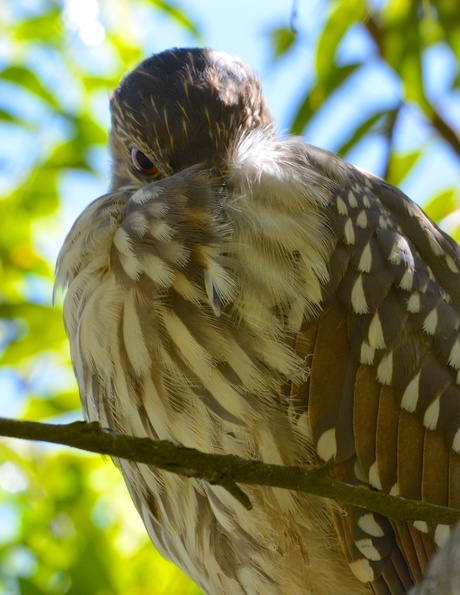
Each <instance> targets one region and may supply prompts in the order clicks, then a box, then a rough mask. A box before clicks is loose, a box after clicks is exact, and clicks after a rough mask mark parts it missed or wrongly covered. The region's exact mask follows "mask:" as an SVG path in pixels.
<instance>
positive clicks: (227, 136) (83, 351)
mask: <svg viewBox="0 0 460 595" xmlns="http://www.w3.org/2000/svg"><path fill="white" fill-rule="evenodd" d="M110 109H111V117H112V124H111V131H110V140H109V145H110V153H111V160H112V165H111V182H110V187H109V191H108V193H107V194H105V195H103V196H101V197H99V198H97V199H96V200H94V201H93V202H92V203H90V204H89V206H87V207H86V208H85V209H84V211H83V213H82V214H81V215H80V216H79V218H78V219H77V221H76V222H75V224H74V225H73V227H72V229H71V230H70V232H69V233H68V235H67V237H66V239H65V241H64V244H63V247H62V249H61V252H60V254H59V256H58V260H57V277H56V287H58V288H62V289H63V290H64V291H65V298H64V308H63V311H64V323H65V327H66V331H67V334H68V337H69V342H70V351H71V358H72V362H73V367H74V370H75V374H76V378H77V382H78V386H79V391H80V395H81V400H82V406H83V411H84V415H85V418H86V419H87V420H89V421H98V422H99V423H100V424H101V425H102V426H103V427H107V428H110V429H112V430H114V431H117V432H120V433H123V434H128V435H132V436H138V437H147V438H151V439H154V440H168V441H171V442H172V443H174V444H177V445H183V446H186V447H190V448H195V449H198V450H200V451H202V452H205V453H211V454H212V453H214V454H232V455H238V456H240V457H243V458H245V459H248V460H254V461H260V462H263V463H272V464H278V465H285V466H293V465H297V466H301V467H304V468H306V469H309V468H315V467H318V466H321V465H324V464H325V463H327V466H326V468H327V472H328V473H329V474H330V476H331V477H333V478H334V479H337V480H340V481H344V482H347V483H349V484H352V485H360V486H365V487H366V488H368V489H371V490H375V491H380V492H383V493H386V494H391V495H399V496H402V497H406V498H413V499H416V500H424V501H427V502H431V503H434V504H441V505H446V506H450V507H454V508H459V507H460V487H459V486H460V408H459V407H460V337H459V326H460V274H459V271H460V249H459V246H458V245H457V244H456V243H455V242H454V240H453V239H451V238H450V237H449V236H448V235H447V234H446V233H444V232H443V231H442V230H441V229H439V228H438V227H437V226H436V225H435V224H434V223H433V222H432V221H431V220H430V219H429V218H428V216H427V215H426V214H425V213H424V212H423V211H422V210H421V208H420V207H419V206H417V205H416V204H415V203H414V202H412V201H411V200H410V199H409V198H408V197H407V196H406V195H405V194H404V193H403V192H402V191H400V190H399V189H397V188H395V187H393V186H392V185H390V184H389V183H387V182H386V181H384V180H383V179H381V178H379V177H377V176H375V175H373V174H371V173H368V172H366V171H364V170H361V169H359V168H357V167H354V166H353V165H351V164H349V163H347V162H346V161H344V160H343V159H341V158H340V157H339V156H337V155H334V154H333V153H331V152H328V151H326V150H324V149H321V148H318V147H315V146H312V145H309V144H307V143H306V142H305V140H304V139H302V138H299V137H294V136H289V135H283V134H281V133H279V132H278V130H277V128H276V126H275V124H274V122H273V120H272V117H271V115H270V112H269V108H268V107H267V104H266V101H265V99H264V95H263V91H262V87H261V83H260V81H259V79H258V77H257V76H256V75H255V74H254V73H253V71H252V70H251V69H250V68H249V67H248V66H247V65H246V64H245V63H244V62H243V61H242V60H240V59H239V58H237V57H234V56H230V55H228V54H226V53H223V52H219V51H216V50H212V49H209V48H174V49H171V50H166V51H163V52H161V53H158V54H155V55H153V56H151V57H149V58H147V59H146V60H144V61H143V62H142V63H141V64H140V65H139V66H137V67H136V68H135V69H134V70H133V71H132V72H130V73H129V74H127V75H126V76H125V77H124V78H123V79H122V81H121V83H120V85H119V86H118V88H117V89H116V90H115V91H114V92H113V94H112V96H111V99H110ZM116 462H117V464H118V465H119V467H120V469H121V471H122V474H123V476H124V479H125V482H126V485H127V487H128V490H129V492H130V495H131V497H132V499H133V501H134V504H135V506H136V508H137V510H138V512H139V513H140V515H141V517H142V519H143V522H144V524H145V527H146V530H147V532H148V534H149V536H150V538H151V540H152V542H153V544H154V545H155V546H156V548H157V549H158V550H159V552H160V553H161V554H162V555H163V556H165V557H166V558H168V559H170V560H172V561H173V562H175V563H176V564H177V565H178V566H179V567H180V568H181V569H182V570H183V571H184V572H185V573H186V574H188V575H189V576H190V577H191V578H192V579H193V580H194V581H195V582H196V583H197V585H199V586H200V587H201V588H202V589H203V590H204V591H205V592H206V593H210V594H232V595H233V594H235V595H239V594H264V595H277V594H287V593H289V594H297V593H299V594H300V593H302V594H305V593H311V594H314V595H316V594H318V595H322V594H331V593H341V594H353V595H360V594H365V593H377V594H393V595H397V594H402V593H406V592H407V591H408V590H409V589H410V588H411V587H412V586H413V585H414V584H416V583H417V582H418V581H419V580H420V579H421V578H422V576H423V574H424V573H425V571H426V569H427V566H428V563H429V560H430V558H431V557H432V555H433V554H434V552H435V551H436V550H437V549H438V548H439V547H441V546H442V545H443V544H444V543H445V542H446V541H447V539H448V537H449V534H450V530H451V528H450V527H449V526H446V525H441V524H437V525H436V524H428V523H426V522H424V521H414V522H407V523H401V522H395V521H393V520H391V519H389V518H387V517H385V516H383V515H381V514H377V513H372V512H370V511H367V510H363V509H360V508H357V507H352V506H346V505H341V504H338V503H333V502H332V501H331V500H326V499H324V498H319V497H317V496H313V495H309V494H305V493H300V492H295V491H289V490H282V489H280V488H273V487H267V486H244V491H245V493H246V494H247V495H248V497H249V499H250V501H251V503H252V509H251V510H247V509H246V508H244V507H243V506H242V505H241V503H240V502H238V501H237V500H236V499H235V498H234V497H233V496H232V495H231V494H230V493H229V492H228V491H227V490H226V489H224V487H222V486H218V485H211V484H209V483H207V482H206V481H204V480H200V479H197V478H187V477H183V476H179V475H174V474H171V473H168V472H166V471H163V470H159V469H156V468H154V467H152V466H150V465H146V464H140V463H136V462H132V461H128V460H117V461H116Z"/></svg>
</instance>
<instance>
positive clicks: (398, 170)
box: [387, 151, 422, 186]
mask: <svg viewBox="0 0 460 595" xmlns="http://www.w3.org/2000/svg"><path fill="white" fill-rule="evenodd" d="M421 155H422V152H421V151H412V152H411V153H407V154H406V155H395V154H392V155H391V157H390V163H389V167H388V176H387V179H388V181H389V182H390V184H393V186H400V185H401V183H402V181H403V180H404V178H405V177H406V176H407V174H408V173H409V172H410V170H411V169H412V168H413V167H414V165H415V164H416V163H417V161H418V160H419V159H420V157H421Z"/></svg>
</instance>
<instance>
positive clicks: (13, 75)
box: [0, 66, 59, 109]
mask: <svg viewBox="0 0 460 595" xmlns="http://www.w3.org/2000/svg"><path fill="white" fill-rule="evenodd" d="M0 79H1V80H4V81H9V82H11V83H14V84H16V85H19V86H21V87H23V88H24V89H25V90H27V91H28V92H29V93H33V94H34V95H36V96H37V97H40V99H42V100H43V101H45V102H46V103H49V104H50V105H51V106H53V107H55V108H57V109H59V103H58V102H57V100H56V98H55V96H54V95H53V94H52V93H50V92H49V91H48V89H47V88H46V87H45V85H44V84H43V83H42V81H41V80H40V79H39V78H38V77H37V76H36V75H35V74H34V73H33V72H32V71H31V70H29V69H28V68H25V67H23V66H10V67H9V68H5V70H3V71H1V72H0Z"/></svg>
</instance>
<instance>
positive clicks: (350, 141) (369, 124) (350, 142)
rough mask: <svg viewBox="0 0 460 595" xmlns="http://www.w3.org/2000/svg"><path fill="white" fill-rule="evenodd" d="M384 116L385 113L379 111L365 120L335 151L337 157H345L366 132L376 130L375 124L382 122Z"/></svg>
mask: <svg viewBox="0 0 460 595" xmlns="http://www.w3.org/2000/svg"><path fill="white" fill-rule="evenodd" d="M386 114H387V112H386V111H379V112H377V113H376V114H373V115H372V116H370V117H369V118H367V119H366V120H365V121H364V122H362V123H361V124H360V125H359V126H358V127H357V128H355V129H354V130H353V131H352V133H351V135H350V136H349V137H348V138H347V139H346V140H345V142H344V143H343V144H342V145H341V146H340V147H339V148H338V149H337V153H338V154H339V155H346V154H347V153H348V152H349V151H350V150H351V149H352V148H353V147H354V146H356V145H357V144H358V143H359V141H360V140H362V139H363V138H364V137H365V136H366V135H367V133H368V132H370V131H371V130H373V129H374V128H376V124H377V122H380V121H382V119H383V118H384V116H385V115H386Z"/></svg>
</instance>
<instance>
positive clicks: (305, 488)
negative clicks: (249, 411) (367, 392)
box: [0, 418, 460, 525]
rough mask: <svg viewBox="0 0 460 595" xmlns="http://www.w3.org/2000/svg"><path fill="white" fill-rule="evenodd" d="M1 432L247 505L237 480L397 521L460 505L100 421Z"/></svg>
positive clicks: (20, 424) (445, 517)
mask: <svg viewBox="0 0 460 595" xmlns="http://www.w3.org/2000/svg"><path fill="white" fill-rule="evenodd" d="M0 435H1V436H6V437H10V438H21V439H24V440H38V441H45V442H53V443H55V444H63V445H66V446H71V447H74V448H79V449H82V450H86V451H90V452H94V453H100V454H105V455H110V456H112V457H117V458H120V459H128V460H131V461H136V462H138V463H144V464H146V465H153V466H155V467H158V468H160V469H164V470H166V471H169V472H171V473H177V474H178V475H183V476H185V477H195V478H198V479H204V480H206V481H208V482H209V483H211V484H213V485H220V486H223V487H224V488H225V489H227V490H228V491H229V492H230V493H231V494H232V495H233V496H235V498H237V499H238V500H239V501H240V502H241V503H242V504H243V505H244V506H246V507H247V508H250V506H251V504H250V501H249V499H248V497H247V496H246V495H245V494H244V492H243V491H242V490H241V488H239V487H238V485H237V483H238V484H246V485H260V486H272V487H278V488H285V489H289V490H295V491H298V492H306V493H309V494H314V495H316V496H322V497H324V498H329V499H332V500H336V501H338V502H341V503H343V504H349V505H353V506H359V507H361V508H365V509H367V510H372V511H373V512H377V513H380V514H383V515H385V516H388V517H390V518H392V519H395V520H399V521H409V520H422V521H426V522H429V523H430V522H432V523H441V524H445V525H452V524H454V523H456V522H457V521H458V520H459V519H460V510H454V509H450V508H447V507H444V506H437V505H433V504H428V503H427V502H420V501H416V500H408V499H405V498H401V497H398V496H389V495H387V494H383V493H381V492H376V491H373V490H371V489H368V488H367V487H364V486H353V485H349V484H345V483H342V482H339V481H336V480H334V479H332V478H331V477H329V475H328V469H329V467H330V465H331V464H333V463H327V464H326V465H324V466H322V467H318V468H314V469H305V468H303V467H284V466H282V465H269V464H265V463H260V462H258V461H247V460H245V459H242V458H240V457H237V456H233V455H216V454H207V453H202V452H199V451H197V450H194V449H192V448H185V447H183V446H177V445H174V444H172V443H171V442H167V441H155V440H150V439H148V438H134V437H132V436H125V435H121V434H117V433H115V432H112V431H110V430H106V429H103V428H101V427H100V425H99V424H98V423H85V422H75V423H71V424H66V425H56V424H45V423H37V422H32V421H19V420H13V419H6V418H0Z"/></svg>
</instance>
